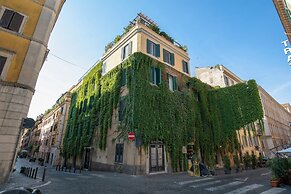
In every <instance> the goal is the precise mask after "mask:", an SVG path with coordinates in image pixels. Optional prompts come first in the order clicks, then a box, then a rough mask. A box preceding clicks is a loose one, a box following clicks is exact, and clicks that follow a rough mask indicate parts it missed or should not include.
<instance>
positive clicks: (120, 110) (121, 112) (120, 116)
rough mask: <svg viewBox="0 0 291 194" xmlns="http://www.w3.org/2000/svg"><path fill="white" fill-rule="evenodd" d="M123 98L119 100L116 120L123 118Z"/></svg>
mask: <svg viewBox="0 0 291 194" xmlns="http://www.w3.org/2000/svg"><path fill="white" fill-rule="evenodd" d="M125 108H126V107H125V100H124V99H122V100H120V102H119V109H118V120H119V121H123V119H124V114H125Z"/></svg>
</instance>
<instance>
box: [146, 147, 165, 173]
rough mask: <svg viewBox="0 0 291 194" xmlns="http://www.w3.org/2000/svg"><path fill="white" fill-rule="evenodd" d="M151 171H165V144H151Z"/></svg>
mask: <svg viewBox="0 0 291 194" xmlns="http://www.w3.org/2000/svg"><path fill="white" fill-rule="evenodd" d="M149 154H150V169H149V170H150V172H160V171H165V156H164V144H163V143H162V142H155V143H152V144H150V153H149Z"/></svg>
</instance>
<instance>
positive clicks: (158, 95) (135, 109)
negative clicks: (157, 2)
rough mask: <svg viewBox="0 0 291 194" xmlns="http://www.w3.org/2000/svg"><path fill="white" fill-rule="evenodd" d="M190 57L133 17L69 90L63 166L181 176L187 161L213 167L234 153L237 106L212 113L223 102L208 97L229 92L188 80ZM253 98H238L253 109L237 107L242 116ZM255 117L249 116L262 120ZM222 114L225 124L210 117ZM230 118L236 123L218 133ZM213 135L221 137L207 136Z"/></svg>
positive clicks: (149, 22) (141, 18) (144, 21)
mask: <svg viewBox="0 0 291 194" xmlns="http://www.w3.org/2000/svg"><path fill="white" fill-rule="evenodd" d="M189 60H190V58H189V56H188V53H187V51H186V49H185V47H183V46H181V45H180V44H178V43H176V42H175V41H174V40H173V39H172V38H171V37H170V36H169V35H167V34H166V33H165V32H163V31H161V30H160V29H159V28H158V26H157V25H156V24H155V23H154V22H153V21H152V20H150V19H149V18H148V17H146V16H144V15H143V14H138V16H137V17H136V18H135V19H134V20H133V21H132V22H131V23H130V25H129V26H127V27H126V28H125V32H124V33H123V34H122V35H121V36H117V37H116V38H115V41H114V42H113V43H110V44H109V45H108V46H106V51H105V54H104V55H103V56H102V58H101V60H100V61H99V62H97V63H96V65H95V66H94V67H93V68H92V69H91V70H90V71H89V72H88V73H87V74H86V75H85V76H84V77H83V78H82V80H81V81H80V82H79V83H78V84H77V85H76V87H75V88H74V92H72V98H71V105H70V111H69V117H68V124H67V128H66V135H65V138H64V152H63V157H64V163H65V165H67V166H71V165H72V166H74V167H81V168H85V169H92V170H109V171H119V172H126V173H131V174H151V173H165V172H172V171H186V170H187V164H188V159H190V158H192V157H193V158H194V157H195V158H197V159H199V160H202V161H203V162H206V163H208V164H209V165H210V163H211V164H212V165H213V163H215V162H216V160H217V159H216V151H218V150H219V151H221V152H224V151H225V150H233V149H236V145H237V143H236V142H237V141H236V138H233V137H234V136H235V137H236V136H237V134H236V131H235V130H234V128H235V129H237V127H238V128H240V127H241V126H234V125H235V124H236V123H239V122H236V121H235V120H236V119H237V118H234V117H233V114H230V112H228V111H230V109H232V108H233V110H234V111H238V110H239V107H240V105H238V104H236V105H234V106H233V107H229V109H227V110H226V111H225V112H221V113H219V114H218V112H220V111H221V109H220V108H218V107H219V106H221V105H222V104H223V103H225V102H224V101H223V100H224V99H222V100H221V101H220V102H217V101H213V100H211V106H210V105H209V104H207V102H206V101H207V100H206V99H207V98H208V94H209V95H210V96H212V97H214V98H216V97H217V96H216V95H224V94H226V93H229V90H228V89H225V91H226V92H224V91H223V92H221V90H217V91H212V90H213V88H212V87H210V86H209V85H207V84H204V83H202V82H201V81H200V80H198V79H196V78H191V77H190V72H189V69H190V68H189ZM246 85H248V86H249V87H246ZM235 87H236V86H235ZM238 87H241V88H242V90H244V91H246V90H249V88H251V87H252V88H254V90H252V91H246V92H255V91H256V90H257V89H256V88H257V86H256V84H255V82H254V81H251V82H250V83H241V84H238ZM236 91H237V92H240V90H236ZM252 97H255V98H252ZM252 97H250V98H249V97H248V96H247V97H246V96H244V97H243V98H244V99H245V100H246V101H248V102H249V101H252V102H251V103H247V104H249V105H250V104H252V103H254V104H252V105H250V106H252V107H249V108H248V109H244V110H243V112H242V114H241V116H242V117H244V115H245V114H247V113H246V112H244V111H245V110H249V111H253V110H258V109H257V108H259V109H260V106H261V105H260V101H259V100H258V99H259V96H258V94H256V93H255V94H254V95H252ZM256 97H257V98H256ZM226 98H227V96H226ZM251 98H252V99H251ZM212 99H213V98H212ZM209 100H210V99H209ZM238 101H239V99H238ZM216 102H217V103H216ZM254 106H257V108H255V107H254ZM210 109H211V110H210ZM257 112H258V111H256V112H253V113H254V115H255V116H254V117H255V118H253V119H260V118H262V117H261V116H262V115H260V114H258V113H257ZM224 114H227V115H228V118H229V119H227V120H226V119H224V121H223V123H222V121H221V119H216V120H214V119H212V118H214V117H215V118H219V117H220V115H224ZM249 119H250V118H245V119H244V122H245V121H248V120H249ZM231 120H233V124H234V125H233V124H232V125H231V127H230V128H231V129H230V128H228V130H224V129H225V125H228V126H229V125H230V124H229V123H228V122H229V121H231ZM240 123H242V122H240ZM246 124H247V123H246ZM218 125H219V126H220V130H218V129H217V128H218V127H219V126H218ZM217 131H220V132H219V134H217ZM129 132H132V133H134V134H135V138H134V140H129V139H128V134H132V133H129ZM214 134H216V135H217V136H219V137H217V138H213V137H214ZM231 143H233V144H232V145H230V144H231ZM182 148H183V150H184V151H182ZM223 154H224V155H225V153H223ZM188 157H189V158H188Z"/></svg>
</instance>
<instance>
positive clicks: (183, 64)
mask: <svg viewBox="0 0 291 194" xmlns="http://www.w3.org/2000/svg"><path fill="white" fill-rule="evenodd" d="M182 66H183V72H186V69H185V61H184V60H182Z"/></svg>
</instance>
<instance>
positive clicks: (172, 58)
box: [170, 53, 175, 66]
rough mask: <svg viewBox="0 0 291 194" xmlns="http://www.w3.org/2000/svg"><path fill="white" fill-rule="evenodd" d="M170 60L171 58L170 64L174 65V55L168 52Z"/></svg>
mask: <svg viewBox="0 0 291 194" xmlns="http://www.w3.org/2000/svg"><path fill="white" fill-rule="evenodd" d="M170 60H171V61H170V64H171V65H173V66H174V65H175V57H174V53H170Z"/></svg>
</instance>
